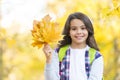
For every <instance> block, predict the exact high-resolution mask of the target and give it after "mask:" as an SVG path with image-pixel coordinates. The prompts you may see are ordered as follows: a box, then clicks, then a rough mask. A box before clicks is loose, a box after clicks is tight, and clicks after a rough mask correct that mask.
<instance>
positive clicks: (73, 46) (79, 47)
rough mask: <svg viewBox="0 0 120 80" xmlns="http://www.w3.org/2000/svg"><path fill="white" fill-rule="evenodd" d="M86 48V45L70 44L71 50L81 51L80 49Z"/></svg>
mask: <svg viewBox="0 0 120 80" xmlns="http://www.w3.org/2000/svg"><path fill="white" fill-rule="evenodd" d="M86 46H87V44H73V43H72V44H71V47H72V48H73V49H82V48H85V47H86Z"/></svg>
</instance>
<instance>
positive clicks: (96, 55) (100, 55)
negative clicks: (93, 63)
mask: <svg viewBox="0 0 120 80" xmlns="http://www.w3.org/2000/svg"><path fill="white" fill-rule="evenodd" d="M88 51H89V55H91V54H92V56H93V54H94V57H95V59H97V58H99V57H102V54H101V53H100V51H98V50H96V49H94V48H91V47H89V46H88Z"/></svg>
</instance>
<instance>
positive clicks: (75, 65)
mask: <svg viewBox="0 0 120 80" xmlns="http://www.w3.org/2000/svg"><path fill="white" fill-rule="evenodd" d="M87 49H89V48H88V46H87V47H85V48H83V49H72V48H71V47H70V80H87V75H86V71H85V51H86V50H87Z"/></svg>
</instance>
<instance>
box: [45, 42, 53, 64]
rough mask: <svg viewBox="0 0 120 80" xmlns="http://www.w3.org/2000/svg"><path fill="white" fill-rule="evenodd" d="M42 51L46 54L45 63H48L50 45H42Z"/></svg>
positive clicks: (50, 53)
mask: <svg viewBox="0 0 120 80" xmlns="http://www.w3.org/2000/svg"><path fill="white" fill-rule="evenodd" d="M43 52H44V53H45V56H46V63H50V61H51V57H52V48H51V47H50V45H49V44H45V45H44V47H43Z"/></svg>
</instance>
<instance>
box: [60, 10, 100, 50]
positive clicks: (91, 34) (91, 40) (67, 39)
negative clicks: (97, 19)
mask: <svg viewBox="0 0 120 80" xmlns="http://www.w3.org/2000/svg"><path fill="white" fill-rule="evenodd" d="M73 19H80V20H81V21H82V22H83V23H84V24H85V26H86V29H87V31H88V38H87V40H86V44H87V45H89V46H90V47H92V48H94V49H96V50H98V51H99V48H98V46H97V44H96V41H95V38H94V29H93V25H92V23H91V21H90V19H89V18H88V17H87V16H86V15H85V14H83V13H81V12H75V13H72V14H70V15H69V16H68V18H67V20H66V23H65V26H64V29H63V35H65V36H64V38H63V40H61V41H60V44H59V45H58V46H59V47H63V46H65V45H68V44H71V42H72V41H71V37H70V36H69V32H70V22H71V20H73Z"/></svg>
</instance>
